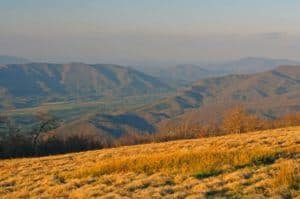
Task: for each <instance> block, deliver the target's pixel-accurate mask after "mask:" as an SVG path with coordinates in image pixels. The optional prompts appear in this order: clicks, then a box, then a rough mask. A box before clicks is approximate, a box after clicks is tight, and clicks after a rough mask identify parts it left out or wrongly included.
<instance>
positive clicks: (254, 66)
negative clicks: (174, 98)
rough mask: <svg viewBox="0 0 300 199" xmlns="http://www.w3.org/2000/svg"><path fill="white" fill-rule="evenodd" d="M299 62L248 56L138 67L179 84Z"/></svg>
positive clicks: (251, 72)
mask: <svg viewBox="0 0 300 199" xmlns="http://www.w3.org/2000/svg"><path fill="white" fill-rule="evenodd" d="M297 64H299V62H296V61H292V60H286V59H268V58H260V57H246V58H241V59H238V60H232V61H227V62H220V63H214V64H205V63H203V64H180V65H176V66H169V67H141V66H139V67H138V69H139V70H141V71H143V72H145V73H147V74H150V75H153V76H155V77H158V78H160V79H161V80H163V81H167V82H170V83H174V84H177V85H182V84H189V83H191V82H194V81H198V80H200V79H204V78H208V77H216V76H223V75H229V74H254V73H259V72H264V71H268V70H272V69H275V68H276V67H278V66H282V65H297Z"/></svg>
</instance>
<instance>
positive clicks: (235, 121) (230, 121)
mask: <svg viewBox="0 0 300 199" xmlns="http://www.w3.org/2000/svg"><path fill="white" fill-rule="evenodd" d="M246 116H247V114H246V111H245V109H244V108H242V107H236V108H233V109H231V110H229V111H227V112H225V114H224V116H223V122H222V125H221V126H222V129H223V131H224V132H225V133H242V132H243V131H244V128H245V126H244V119H245V117H246Z"/></svg>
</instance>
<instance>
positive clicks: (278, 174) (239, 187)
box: [0, 127, 300, 198]
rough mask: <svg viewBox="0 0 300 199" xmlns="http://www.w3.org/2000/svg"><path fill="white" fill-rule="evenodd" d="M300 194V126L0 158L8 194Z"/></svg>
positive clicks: (1, 186) (0, 180)
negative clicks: (53, 153)
mask: <svg viewBox="0 0 300 199" xmlns="http://www.w3.org/2000/svg"><path fill="white" fill-rule="evenodd" d="M150 197H151V198H216V197H220V198H226V197H227V198H270V197H272V198H299V197H300V127H290V128H284V129H275V130H268V131H260V132H253V133H245V134H234V135H226V136H220V137H212V138H202V139H195V140H181V141H172V142H166V143H155V144H145V145H137V146H128V147H120V148H113V149H104V150H98V151H88V152H81V153H73V154H66V155H58V156H48V157H43V158H23V159H12V160H0V198H150Z"/></svg>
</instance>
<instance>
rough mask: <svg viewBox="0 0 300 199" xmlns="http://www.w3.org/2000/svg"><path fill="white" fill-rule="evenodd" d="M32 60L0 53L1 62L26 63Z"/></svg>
mask: <svg viewBox="0 0 300 199" xmlns="http://www.w3.org/2000/svg"><path fill="white" fill-rule="evenodd" d="M30 62H31V61H30V60H28V59H26V58H23V57H15V56H8V55H0V64H26V63H30Z"/></svg>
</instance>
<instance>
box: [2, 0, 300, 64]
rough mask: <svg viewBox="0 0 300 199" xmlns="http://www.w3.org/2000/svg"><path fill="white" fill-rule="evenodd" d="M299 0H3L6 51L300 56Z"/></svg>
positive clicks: (152, 57)
mask: <svg viewBox="0 0 300 199" xmlns="http://www.w3.org/2000/svg"><path fill="white" fill-rule="evenodd" d="M299 23H300V1H299V0H22V1H20V0H0V54H5V55H14V56H21V57H26V58H30V59H32V60H35V61H48V62H72V61H81V62H88V63H104V62H105V63H117V64H127V65H128V64H146V63H198V62H204V61H205V62H207V61H220V60H231V59H237V58H241V57H246V56H258V57H270V58H288V59H295V60H299V58H298V52H299V51H300V26H299Z"/></svg>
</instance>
